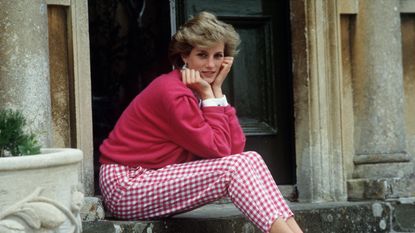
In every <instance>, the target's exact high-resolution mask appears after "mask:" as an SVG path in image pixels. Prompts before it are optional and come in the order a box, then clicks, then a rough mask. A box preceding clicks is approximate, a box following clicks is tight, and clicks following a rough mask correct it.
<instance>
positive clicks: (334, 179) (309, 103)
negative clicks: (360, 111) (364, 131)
mask: <svg viewBox="0 0 415 233" xmlns="http://www.w3.org/2000/svg"><path fill="white" fill-rule="evenodd" d="M340 2H341V0H333V1H324V0H303V1H297V0H291V1H290V5H291V8H290V9H291V12H290V13H291V15H292V17H291V20H292V21H291V35H292V45H293V46H292V54H293V56H292V57H293V60H292V62H293V67H294V68H293V84H294V85H293V87H294V115H295V116H296V117H295V145H296V153H297V154H296V160H297V161H296V164H297V186H298V191H299V200H300V201H303V202H323V201H346V200H347V189H346V172H345V167H344V162H343V156H345V155H347V154H350V152H349V151H346V149H345V147H344V143H345V140H346V137H347V135H346V134H345V131H344V129H345V128H346V127H347V125H346V123H347V122H346V121H345V112H344V111H343V110H342V109H343V99H342V97H343V83H342V82H343V79H342V72H341V64H342V60H341V37H340V13H339V12H340V8H339V4H340Z"/></svg>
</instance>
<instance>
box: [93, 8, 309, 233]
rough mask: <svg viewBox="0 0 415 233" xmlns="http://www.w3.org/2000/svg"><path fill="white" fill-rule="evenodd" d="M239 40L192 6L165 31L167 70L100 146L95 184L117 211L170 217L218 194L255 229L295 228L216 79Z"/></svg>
mask: <svg viewBox="0 0 415 233" xmlns="http://www.w3.org/2000/svg"><path fill="white" fill-rule="evenodd" d="M239 43H240V40H239V35H238V34H237V33H236V31H235V30H234V28H233V27H232V26H231V25H229V24H226V23H224V22H221V21H219V20H217V19H216V17H215V16H214V15H212V14H210V13H207V12H202V13H200V14H198V15H197V16H196V17H194V18H193V19H191V20H190V21H188V22H187V23H186V24H184V25H183V26H182V27H181V28H180V29H179V31H178V32H177V33H176V34H175V35H174V37H173V38H172V41H171V44H170V51H169V57H170V60H171V61H172V63H173V65H174V66H175V67H182V69H180V70H179V69H175V70H173V71H172V72H170V73H168V74H164V75H161V76H160V77H158V78H156V79H155V80H154V81H153V82H152V83H151V84H150V85H149V86H148V87H147V88H146V89H145V90H144V91H142V92H141V93H140V94H139V95H138V96H137V97H136V98H135V99H134V100H133V101H132V102H131V104H130V105H129V106H128V107H127V109H126V110H125V111H124V113H123V114H122V115H121V117H120V119H119V120H118V122H117V124H116V125H115V127H114V129H113V131H112V132H111V133H110V135H109V137H108V138H107V139H106V140H104V142H103V144H102V145H101V147H100V151H101V158H100V162H101V169H100V188H101V191H102V194H103V197H104V201H105V204H106V207H107V209H108V210H109V211H110V212H111V213H112V214H113V216H114V217H118V218H120V219H130V220H132V219H151V218H160V217H166V216H171V215H174V214H176V213H180V212H183V211H188V210H191V209H194V208H196V207H199V206H202V205H204V204H207V203H209V202H212V201H214V200H217V199H219V198H222V197H224V196H229V197H230V199H231V200H232V202H233V203H234V204H235V205H236V206H237V207H238V208H239V209H240V210H241V211H242V212H243V213H244V214H245V215H246V216H247V217H248V218H249V219H250V220H251V221H252V222H253V223H254V224H255V225H256V226H258V227H259V229H261V230H262V231H263V232H273V233H274V232H302V231H301V230H300V228H299V227H298V225H297V223H296V222H295V220H294V218H293V213H292V212H291V210H290V209H289V207H288V206H287V204H286V203H285V201H284V199H283V197H282V195H281V193H280V191H279V190H278V188H277V185H276V184H275V182H274V180H273V179H272V176H271V174H270V172H269V170H268V168H267V167H266V165H265V163H264V161H263V160H262V158H261V156H260V155H259V154H257V153H256V152H243V149H244V146H245V136H244V134H243V132H242V129H241V127H240V125H239V122H238V118H237V116H236V112H235V109H234V108H233V107H232V106H230V105H229V104H228V103H227V100H226V97H225V96H224V95H223V93H222V84H223V81H224V80H225V78H226V76H227V74H228V73H229V71H230V69H231V66H232V62H233V56H235V55H236V53H237V51H236V48H237V47H238V45H239Z"/></svg>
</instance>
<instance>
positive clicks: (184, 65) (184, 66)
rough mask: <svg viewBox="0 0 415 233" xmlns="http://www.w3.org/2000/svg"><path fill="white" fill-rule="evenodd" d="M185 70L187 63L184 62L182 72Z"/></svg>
mask: <svg viewBox="0 0 415 233" xmlns="http://www.w3.org/2000/svg"><path fill="white" fill-rule="evenodd" d="M185 69H187V63H186V62H185V63H184V64H183V66H182V70H185Z"/></svg>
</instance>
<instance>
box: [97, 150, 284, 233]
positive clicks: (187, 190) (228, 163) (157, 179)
mask: <svg viewBox="0 0 415 233" xmlns="http://www.w3.org/2000/svg"><path fill="white" fill-rule="evenodd" d="M252 154H253V155H252ZM257 157H259V158H260V156H259V155H258V154H256V153H252V152H250V155H245V154H241V155H231V156H228V157H225V158H221V159H213V160H201V161H196V162H190V163H184V164H175V165H171V166H167V167H165V168H162V169H158V170H147V169H143V168H136V169H132V168H128V167H124V166H119V165H105V166H104V167H103V168H104V169H102V170H101V173H100V186H101V189H102V192H103V196H104V200H105V201H106V205H107V207H108V208H109V210H110V211H111V212H113V214H114V216H115V217H119V218H123V219H148V218H155V217H163V216H169V215H172V214H175V213H178V212H182V211H187V210H190V209H193V208H196V207H199V206H201V205H204V204H206V203H209V202H211V201H213V200H216V199H218V198H220V197H223V196H224V195H226V194H228V195H229V196H230V198H231V199H232V201H233V202H234V203H235V205H236V206H237V207H238V208H239V209H240V210H241V211H242V212H243V213H244V214H245V215H246V216H247V217H248V218H249V219H250V220H251V221H252V222H253V223H254V224H256V225H257V226H258V227H259V228H260V229H261V230H262V231H263V232H268V231H269V230H270V229H271V224H272V223H273V222H274V221H275V219H277V218H278V219H280V218H279V217H284V216H287V215H290V214H291V215H292V213H291V211H289V209H288V207H286V204H285V202H284V201H283V199H282V196H281V194H280V193H279V191H278V192H275V190H278V188H276V185H275V182H273V180H272V177H268V176H270V174H269V172H268V173H267V172H264V171H261V170H263V167H262V166H258V162H253V160H258V159H257ZM253 158H256V159H253ZM264 166H265V165H264ZM114 167H115V168H114ZM265 167H266V166H265ZM265 170H266V171H267V170H268V169H267V168H266V169H265ZM271 181H272V182H271ZM273 186H275V187H273ZM286 209H288V213H284V212H282V211H281V210H285V212H287V211H286Z"/></svg>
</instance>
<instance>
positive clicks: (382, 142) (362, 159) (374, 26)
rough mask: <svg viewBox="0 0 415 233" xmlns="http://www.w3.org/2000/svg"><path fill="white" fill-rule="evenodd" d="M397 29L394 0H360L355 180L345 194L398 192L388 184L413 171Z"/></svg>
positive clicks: (356, 46) (375, 195)
mask: <svg viewBox="0 0 415 233" xmlns="http://www.w3.org/2000/svg"><path fill="white" fill-rule="evenodd" d="M400 29H401V23H400V12H399V0H365V1H359V13H358V14H357V17H356V24H355V32H354V36H355V37H354V38H353V41H354V44H353V52H352V54H353V72H354V73H353V89H354V112H355V140H354V142H355V156H354V163H355V170H354V173H353V178H356V179H355V180H351V181H349V184H348V185H349V198H358V199H359V198H386V197H387V196H389V195H399V193H397V191H398V190H396V188H393V187H392V186H391V185H395V186H396V185H397V184H398V183H399V179H400V178H402V177H404V176H405V175H407V174H409V173H410V172H411V171H412V166H411V164H410V163H409V162H408V161H409V160H410V159H409V158H410V157H409V155H408V154H407V152H406V139H405V119H404V102H403V100H404V95H403V93H404V92H403V91H404V89H403V69H402V49H401V31H400ZM394 183H395V184H394ZM369 186H370V187H369ZM398 186H399V185H397V186H396V187H398ZM365 190H366V191H365ZM369 190H371V191H370V193H368V191H369ZM374 190H377V191H374ZM391 190H392V191H391Z"/></svg>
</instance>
